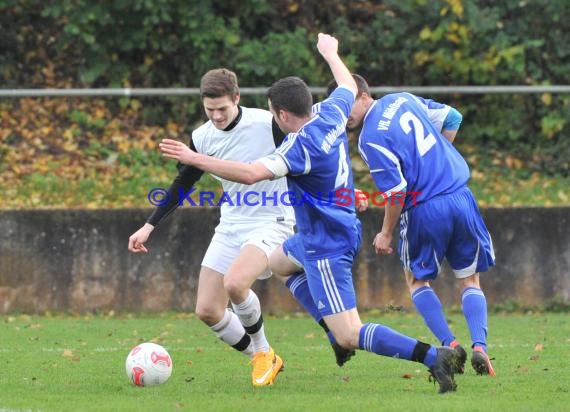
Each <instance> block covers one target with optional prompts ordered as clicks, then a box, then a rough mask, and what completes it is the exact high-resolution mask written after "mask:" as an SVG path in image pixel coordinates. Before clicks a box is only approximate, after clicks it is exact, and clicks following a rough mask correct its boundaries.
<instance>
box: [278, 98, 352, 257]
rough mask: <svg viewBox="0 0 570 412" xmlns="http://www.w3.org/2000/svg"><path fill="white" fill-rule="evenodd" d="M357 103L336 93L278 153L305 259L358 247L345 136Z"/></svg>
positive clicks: (331, 254) (314, 109)
mask: <svg viewBox="0 0 570 412" xmlns="http://www.w3.org/2000/svg"><path fill="white" fill-rule="evenodd" d="M353 102H354V94H353V93H352V91H350V90H349V89H346V88H344V87H339V88H337V89H336V90H335V91H334V92H333V93H332V94H331V95H330V96H329V97H328V98H327V99H326V100H324V101H322V102H320V103H317V104H316V105H315V106H314V108H313V113H314V115H313V117H312V118H311V120H309V121H308V122H307V123H306V124H305V125H304V126H303V127H302V128H301V130H299V131H298V132H297V133H290V134H288V135H287V137H286V138H285V140H284V141H283V143H282V144H281V146H280V147H279V148H278V149H277V150H276V154H278V155H279V156H281V157H282V158H283V159H284V161H285V163H286V164H287V168H288V169H289V173H288V174H287V179H288V184H289V190H290V191H291V192H293V193H294V195H293V196H294V199H291V202H292V204H293V209H294V210H295V218H296V220H297V228H298V231H299V233H300V234H301V235H302V239H303V246H304V248H305V258H306V259H318V258H323V257H329V256H334V255H339V254H342V253H345V252H346V251H348V250H352V249H354V248H355V245H357V244H358V243H359V239H360V221H359V220H358V218H357V216H356V212H355V207H354V184H353V179H352V168H351V164H350V153H349V148H348V137H347V134H346V122H347V120H348V115H349V114H350V109H351V107H352V104H353ZM347 197H351V201H347Z"/></svg>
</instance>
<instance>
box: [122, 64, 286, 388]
mask: <svg viewBox="0 0 570 412" xmlns="http://www.w3.org/2000/svg"><path fill="white" fill-rule="evenodd" d="M200 95H201V98H202V102H203V106H204V110H205V112H206V115H207V117H208V119H209V121H208V122H206V123H205V124H203V125H202V126H200V127H199V128H197V129H196V130H194V131H193V133H192V139H191V147H193V148H194V150H196V151H198V152H199V153H207V154H209V155H212V156H216V157H219V158H222V159H229V160H239V161H244V162H248V161H254V160H256V159H258V158H259V157H263V156H265V155H268V154H270V153H272V152H273V151H274V150H275V143H274V140H273V133H272V121H271V119H272V115H271V113H270V112H269V111H267V110H261V109H254V108H247V107H243V106H240V105H239V99H240V94H239V89H238V83H237V77H236V75H235V74H234V73H233V72H232V71H230V70H227V69H223V68H222V69H214V70H210V71H209V72H207V73H206V74H205V75H204V76H203V77H202V80H201V85H200ZM202 173H203V172H202V171H201V170H199V169H197V168H195V167H192V166H186V165H179V175H178V176H177V178H176V179H175V180H174V182H173V184H172V186H171V187H170V188H169V201H168V203H166V204H165V205H162V206H159V207H157V208H156V209H155V210H154V212H153V214H152V215H151V216H150V217H149V219H148V220H147V222H146V223H145V224H144V225H143V226H142V227H141V228H140V229H139V230H138V231H137V232H135V233H134V234H133V235H131V237H130V238H129V246H128V247H129V250H130V251H131V252H135V253H137V252H147V249H146V247H145V246H144V244H145V242H146V241H147V240H148V238H149V236H150V234H151V232H152V231H153V230H154V228H155V227H156V226H157V224H158V223H159V222H160V221H161V220H162V219H164V218H165V217H166V216H168V215H169V214H170V213H172V212H173V211H174V210H175V209H176V208H177V206H178V204H179V200H180V195H181V194H185V193H188V191H189V190H190V189H191V188H192V186H193V185H194V183H195V182H196V181H197V180H198V179H199V178H200V176H201V174H202ZM214 177H216V176H214ZM217 179H218V180H220V182H221V184H222V187H223V190H224V195H225V196H227V199H226V200H227V202H224V203H223V204H222V206H221V217H220V222H219V224H218V225H217V227H216V229H215V234H214V236H213V238H212V240H211V242H210V245H209V247H208V249H207V251H206V254H205V256H204V258H203V261H202V266H201V270H200V275H199V282H198V293H197V302H196V314H197V316H198V317H199V318H200V320H202V321H203V322H204V323H205V324H206V325H208V326H209V327H210V329H211V330H212V331H213V332H214V333H215V334H216V336H218V337H219V338H220V339H221V340H222V341H224V342H225V343H227V344H228V345H230V346H232V347H233V348H235V349H236V350H238V351H240V352H243V353H244V354H246V355H248V356H250V357H251V359H252V365H253V371H252V383H253V385H254V386H266V385H271V384H273V382H274V381H275V379H276V377H277V375H278V374H279V372H280V371H281V370H282V369H283V366H284V364H283V360H282V359H281V358H280V357H279V356H278V355H276V354H275V352H274V350H273V349H272V348H271V346H270V345H269V342H268V341H267V338H266V336H265V331H264V325H263V317H262V313H261V307H260V302H259V299H258V297H257V295H256V294H255V293H254V292H253V291H252V290H251V285H252V284H253V282H254V281H255V280H256V279H264V278H267V277H269V276H270V275H271V273H270V272H269V270H268V259H269V256H270V255H271V253H272V252H273V250H274V249H275V248H277V247H278V246H279V245H280V244H281V243H282V242H283V241H284V240H285V239H287V238H288V237H289V236H291V235H292V234H293V228H294V225H295V218H294V214H293V210H292V208H291V207H290V206H288V205H286V204H284V203H283V202H279V201H275V199H273V198H272V197H276V198H277V197H278V196H279V194H281V193H284V192H287V181H286V179H285V178H282V179H276V180H272V181H268V180H266V181H261V182H258V183H255V184H253V185H246V184H241V183H235V182H232V181H229V180H226V179H221V178H217ZM246 194H247V197H246V198H243V197H244V195H246ZM256 194H257V196H256ZM182 200H183V199H182ZM277 200H278V199H277ZM228 300H229V301H230V302H231V305H232V308H233V311H232V310H229V309H228Z"/></svg>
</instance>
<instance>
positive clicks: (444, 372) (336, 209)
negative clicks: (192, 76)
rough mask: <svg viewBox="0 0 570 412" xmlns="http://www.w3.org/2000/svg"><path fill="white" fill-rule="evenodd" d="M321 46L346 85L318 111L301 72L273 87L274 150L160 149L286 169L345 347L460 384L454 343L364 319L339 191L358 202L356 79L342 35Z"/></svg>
mask: <svg viewBox="0 0 570 412" xmlns="http://www.w3.org/2000/svg"><path fill="white" fill-rule="evenodd" d="M317 48H318V50H319V52H320V53H321V55H322V56H323V58H324V59H325V61H326V62H327V63H328V65H329V67H330V69H331V71H332V74H333V76H334V78H335V80H336V82H337V83H338V85H339V87H338V88H337V89H336V90H335V91H334V92H333V93H332V94H331V96H330V97H329V98H328V99H326V100H325V101H323V102H321V103H318V106H317V108H316V110H315V113H314V114H312V105H313V100H312V96H311V93H310V90H309V88H308V87H307V85H306V84H305V83H304V82H303V81H302V80H301V79H300V78H298V77H286V78H283V79H281V80H278V81H277V82H276V83H274V84H273V85H272V86H271V87H270V89H269V90H268V93H267V96H268V100H269V109H270V111H271V112H272V114H273V117H274V119H275V121H276V122H277V124H278V125H279V127H280V128H281V130H283V131H284V132H287V133H289V134H288V135H287V137H286V138H285V140H284V141H283V143H282V144H281V145H280V146H279V147H278V148H277V149H276V151H275V152H274V153H273V154H271V155H268V156H265V157H263V158H261V159H259V160H257V161H255V162H252V163H243V162H232V161H228V160H222V159H216V158H213V157H210V156H207V155H203V154H199V153H195V152H193V151H192V150H191V149H190V148H189V147H188V146H186V145H185V144H184V143H182V142H178V141H174V140H170V139H165V140H163V141H162V142H161V144H160V149H161V151H162V152H163V154H164V155H165V156H166V157H169V158H172V159H175V160H178V161H179V162H181V163H185V164H192V165H194V166H196V167H198V168H200V169H202V170H204V171H207V172H209V173H213V174H215V175H217V176H220V177H222V178H224V179H228V180H235V181H238V182H243V183H246V184H252V183H254V182H257V181H260V180H265V179H275V178H278V177H281V176H287V178H288V185H289V190H290V191H292V192H293V193H294V196H293V198H294V199H295V200H293V201H292V203H293V208H294V211H295V217H296V221H297V228H298V234H297V235H296V236H297V239H298V240H299V241H300V242H301V244H302V249H303V256H299V257H298V258H299V261H300V262H301V263H302V265H303V266H304V269H305V272H306V275H307V282H305V283H304V285H305V287H308V290H309V292H310V296H311V298H312V300H313V301H314V303H316V304H317V308H318V310H319V311H320V313H321V314H322V316H323V319H324V321H325V322H326V325H327V326H328V327H329V329H330V331H331V332H332V334H333V336H334V338H335V340H336V342H337V343H338V344H339V345H341V346H342V347H344V348H346V349H363V350H366V351H369V352H374V353H376V354H378V355H382V356H388V357H393V358H400V359H405V360H410V361H415V362H420V363H423V364H424V365H426V366H427V367H428V368H429V370H430V372H431V375H432V376H433V377H434V378H435V380H436V381H437V382H438V383H439V392H440V393H445V392H448V391H453V390H455V389H456V387H457V385H456V383H455V380H454V370H455V366H456V354H455V352H454V351H453V350H452V349H451V348H448V347H435V346H432V345H429V344H426V343H423V342H420V341H418V340H417V339H413V338H411V337H408V336H405V335H403V334H401V333H399V332H397V331H395V330H393V329H391V328H389V327H387V326H384V325H380V324H374V323H366V324H363V323H362V321H361V320H360V316H359V314H358V310H357V308H356V296H355V291H354V285H353V281H352V272H351V270H352V265H353V262H354V258H355V256H356V254H357V252H358V250H359V247H360V242H361V225H360V221H359V220H358V218H357V216H356V211H355V208H354V203H352V204H350V205H347V204H346V203H347V202H346V201H345V200H342V201H341V200H340V199H339V196H338V194H339V190H342V191H343V192H342V193H343V196H344V195H345V194H346V193H350V194H351V196H352V201H353V202H354V186H353V180H352V169H351V165H350V157H349V151H348V138H347V134H346V130H345V129H346V122H347V119H348V115H349V113H350V111H351V107H352V105H353V103H354V99H355V95H356V92H357V86H356V83H355V82H354V79H353V78H352V75H351V73H350V71H349V70H348V68H347V67H346V66H345V64H344V63H343V61H342V60H341V58H340V57H339V55H338V41H337V39H335V38H334V37H332V36H330V35H327V34H322V33H320V34H319V36H318V42H317ZM323 194H325V196H326V199H327V202H326V203H325V202H322V197H323ZM329 199H330V201H329ZM276 252H280V253H281V256H276ZM276 252H274V253H273V254H272V255H271V257H270V266H271V267H274V264H275V263H276V261H277V260H280V259H283V256H282V253H283V249H282V248H281V249H277V251H276ZM277 254H278V255H279V253H277ZM302 286H303V285H300V286H299V287H302Z"/></svg>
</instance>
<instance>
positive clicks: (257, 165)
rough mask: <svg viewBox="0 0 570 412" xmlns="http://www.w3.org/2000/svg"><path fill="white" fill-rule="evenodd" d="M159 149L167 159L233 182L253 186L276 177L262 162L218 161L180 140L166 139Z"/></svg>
mask: <svg viewBox="0 0 570 412" xmlns="http://www.w3.org/2000/svg"><path fill="white" fill-rule="evenodd" d="M159 148H160V151H161V152H162V154H163V156H165V157H168V158H170V159H173V160H177V161H179V162H180V163H183V164H187V165H193V166H196V167H197V168H199V169H201V170H203V171H205V172H208V173H212V174H214V175H216V176H219V177H221V178H222V179H226V180H231V181H233V182H239V183H244V184H247V185H251V184H253V183H256V182H259V181H260V180H267V179H272V178H273V177H274V176H273V173H272V172H270V171H269V170H268V169H267V168H266V167H265V166H264V165H263V164H262V163H261V162H253V163H243V162H234V161H231V160H223V159H217V158H215V157H212V156H207V155H204V154H202V153H197V152H195V151H193V150H192V149H190V148H189V147H188V146H187V145H186V144H184V143H182V142H179V141H178V140H172V139H164V140H162V142H161V143H160V144H159Z"/></svg>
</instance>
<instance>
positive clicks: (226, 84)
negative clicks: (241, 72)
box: [200, 68, 239, 100]
mask: <svg viewBox="0 0 570 412" xmlns="http://www.w3.org/2000/svg"><path fill="white" fill-rule="evenodd" d="M237 95H239V87H238V80H237V76H236V74H235V73H234V72H232V71H231V70H228V69H224V68H221V69H213V70H210V71H208V72H206V74H204V75H203V76H202V80H201V81H200V98H202V99H204V97H209V98H217V97H224V96H229V97H230V98H231V99H232V100H235V98H236V97H237Z"/></svg>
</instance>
